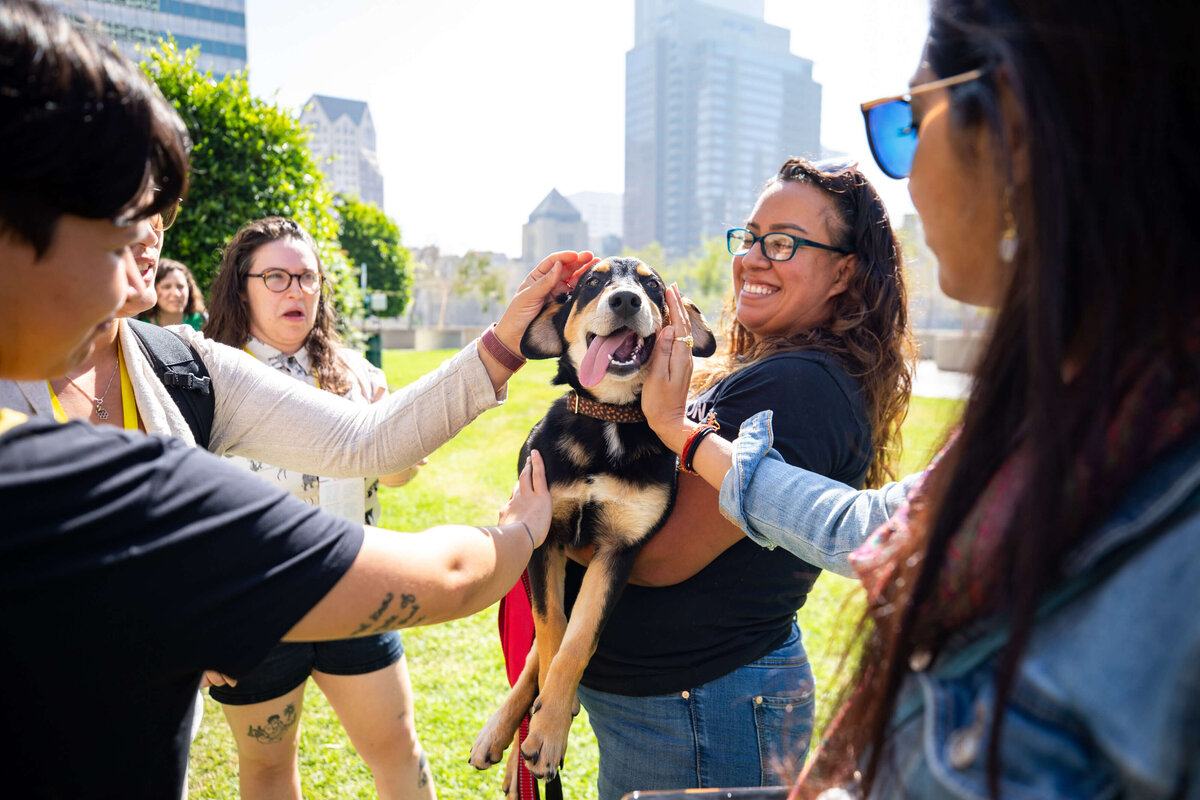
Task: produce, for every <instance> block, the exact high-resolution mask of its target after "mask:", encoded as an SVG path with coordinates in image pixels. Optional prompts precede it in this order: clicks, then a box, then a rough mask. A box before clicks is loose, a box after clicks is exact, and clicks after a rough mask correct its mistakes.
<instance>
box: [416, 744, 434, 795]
mask: <svg viewBox="0 0 1200 800" xmlns="http://www.w3.org/2000/svg"><path fill="white" fill-rule="evenodd" d="M417 773H418V776H419V777H418V778H417V788H418V789H424V788H425V787H426V786H427V785H429V781H430V780H431V779H432V778H433V776H432V775H430V774H429V759H427V758H426V757H425V751H424V750H422V751H421V760H420V762H419V763H418V764H417Z"/></svg>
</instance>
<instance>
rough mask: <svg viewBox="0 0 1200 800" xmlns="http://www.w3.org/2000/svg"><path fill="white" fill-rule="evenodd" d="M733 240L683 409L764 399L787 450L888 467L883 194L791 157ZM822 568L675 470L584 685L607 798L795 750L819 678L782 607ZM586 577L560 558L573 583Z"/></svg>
mask: <svg viewBox="0 0 1200 800" xmlns="http://www.w3.org/2000/svg"><path fill="white" fill-rule="evenodd" d="M727 241H728V244H729V249H730V253H731V255H732V262H731V265H730V266H731V273H730V275H731V283H732V288H731V291H730V294H729V297H728V299H727V302H726V309H725V311H726V313H725V315H724V318H725V321H726V324H725V330H724V331H723V333H724V339H725V345H724V349H723V350H721V351H719V352H718V354H717V355H716V356H714V357H713V358H710V359H708V360H707V364H706V366H705V367H704V372H703V373H702V374H700V375H698V376H697V379H696V381H695V382H694V383H693V384H692V387H691V389H692V393H691V399H690V403H689V405H688V416H689V418H690V419H692V420H694V421H696V422H699V421H700V420H703V419H705V418H707V417H708V416H709V415H710V414H711V415H713V418H714V420H715V421H716V422H717V423H718V424H719V426H720V428H719V430H718V435H721V436H729V437H732V436H733V435H734V434H735V433H736V431H737V429H738V426H739V425H740V424H741V422H742V421H743V420H745V419H747V418H749V417H751V416H753V415H754V414H756V413H758V412H760V411H763V410H765V409H771V410H774V412H775V414H776V416H775V419H776V420H778V424H777V426H776V431H775V433H776V437H775V440H774V442H775V446H776V447H777V448H778V449H779V450H780V452H782V453H783V454H784V457H785V458H786V459H787V460H788V461H789V462H790V463H794V464H798V465H804V466H805V467H807V468H810V469H813V470H815V471H817V472H818V473H821V474H823V475H829V476H831V477H835V478H836V479H837V480H840V481H844V482H847V483H850V484H852V485H855V486H863V485H866V486H877V485H879V484H881V483H882V482H883V481H884V480H886V479H887V477H888V476H889V475H890V474H891V471H892V469H893V459H894V457H895V455H896V445H897V436H898V429H899V424H900V421H901V420H902V419H903V418H904V414H905V411H906V409H907V406H908V396H909V387H910V369H911V360H910V357H911V344H910V337H909V331H908V327H907V310H906V304H905V298H906V291H905V285H904V278H903V273H902V270H901V253H900V249H899V247H898V245H897V242H896V239H895V237H894V235H893V233H892V228H891V224H890V222H889V220H888V216H887V213H886V211H885V209H884V206H883V203H882V201H881V200H880V198H879V196H878V194H877V193H876V192H875V190H874V188H873V187H872V186H871V184H870V183H869V182H868V181H867V179H866V178H865V177H864V176H863V174H862V173H861V172H860V171H859V170H858V169H857V165H855V164H845V163H843V164H837V165H831V164H812V163H810V162H808V161H806V160H804V159H800V158H795V159H790V160H788V161H787V162H786V163H784V164H783V165H782V166H781V167H780V169H779V171H778V173H777V174H776V175H775V176H773V177H772V178H771V179H770V180H769V181H768V182H767V184H766V186H765V187H764V189H763V191H762V193H761V194H760V196H759V198H758V201H757V203H756V204H755V206H754V208H753V209H751V211H750V215H749V217H748V218H747V221H746V223H745V227H743V228H737V229H734V230H732V231H730V232H729V234H728V237H727ZM709 438H712V437H709ZM684 462H685V463H687V459H686V458H685V459H684ZM575 555H576V556H578V557H579V558H580V559H581V560H585V559H586V555H587V554H582V553H577V554H575ZM819 573H820V568H819V567H817V566H814V565H813V563H812V562H811V561H806V560H802V559H800V558H797V557H796V556H794V555H793V554H791V553H789V552H787V551H785V550H783V549H779V550H774V551H768V550H765V549H763V548H761V547H759V546H758V545H757V544H755V543H754V542H752V541H749V540H747V539H746V538H745V537H744V536H743V535H742V533H741V531H740V530H739V529H738V528H736V527H734V526H733V525H731V524H730V523H729V522H728V521H726V520H725V519H724V518H723V517H722V516H721V515H720V513H719V511H718V497H717V493H716V492H715V491H714V490H713V489H712V488H711V487H708V486H706V485H705V484H704V482H703V481H702V480H700V479H699V478H697V477H696V476H694V475H688V474H682V473H681V474H680V475H679V482H678V495H677V499H676V502H675V505H674V506H673V508H672V511H671V514H670V516H669V517H668V520H667V522H666V524H665V525H664V527H663V528H662V529H661V530H660V531H659V532H658V533H656V534H655V536H654V537H653V538H652V539H651V540H650V541H649V542H648V543H647V544H646V546H645V547H644V548H643V550H642V552H641V554H640V555H639V557H638V559H637V561H636V562H635V565H634V568H633V575H632V578H631V581H630V585H629V586H627V587H626V588H625V589H624V591H623V593H622V594H621V596H620V598H619V600H618V601H617V602H616V604H615V606H614V608H613V610H612V612H611V614H610V616H609V618H608V621H607V623H606V626H605V628H604V631H603V633H602V634H601V637H600V641H599V644H598V646H597V649H596V652H595V654H594V655H593V656H592V659H591V661H590V663H589V664H588V667H587V669H586V671H585V672H584V677H583V681H582V683H581V685H580V687H579V690H578V693H579V699H580V702H581V703H582V704H583V706H584V707H585V708H586V709H587V711H588V718H589V721H590V723H591V725H592V729H593V730H594V731H595V733H596V738H597V742H598V745H599V751H600V767H599V780H598V783H599V796H600V798H601V800H618V798H620V797H621V796H622V795H624V794H625V793H627V792H629V791H633V790H635V789H640V790H647V789H669V788H700V787H714V786H760V785H772V784H775V783H778V782H780V781H782V780H783V779H784V776H785V775H786V773H787V769H788V768H789V766H795V765H797V764H798V763H800V762H802V760H803V758H804V753H805V752H806V751H807V749H808V744H809V737H810V735H811V733H812V728H813V713H814V706H815V693H814V684H813V677H812V671H811V669H810V667H809V663H808V657H807V655H806V652H805V648H804V645H803V643H802V641H801V634H800V630H799V628H798V627H797V625H796V623H795V615H796V610H797V609H798V608H800V607H801V606H802V605H803V604H804V602H805V599H806V597H807V594H808V592H809V590H810V589H811V588H812V585H813V582H814V581H815V580H816V578H817V576H818V575H819ZM582 574H583V570H582V568H581V567H580V566H579V565H578V564H575V563H571V564H569V565H568V573H567V584H568V593H570V592H571V591H572V590H573V589H574V588H575V587H578V585H579V583H580V581H581V579H582Z"/></svg>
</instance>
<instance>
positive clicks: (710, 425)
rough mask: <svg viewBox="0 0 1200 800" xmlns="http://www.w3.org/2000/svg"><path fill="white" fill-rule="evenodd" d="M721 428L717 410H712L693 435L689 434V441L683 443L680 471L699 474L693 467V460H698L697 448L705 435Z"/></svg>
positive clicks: (680, 454) (680, 453) (680, 455)
mask: <svg viewBox="0 0 1200 800" xmlns="http://www.w3.org/2000/svg"><path fill="white" fill-rule="evenodd" d="M719 430H721V424H720V423H719V422H717V412H715V411H714V412H712V413H711V414H709V415H708V419H706V420H704V423H703V424H702V425H701V426H700V427H699V428H696V430H694V431H692V434H691V436H688V438H687V441H686V442H684V443H683V449H682V450H681V451H680V452H679V471H680V472H686V473H687V474H688V475H698V474H699V473H698V472H696V470H695V469H693V468H692V462H693V461H695V460H696V450H697V449H698V448H699V447H700V442H702V441H704V437H705V436H708V435H709V434H710V433H714V432H716V431H719Z"/></svg>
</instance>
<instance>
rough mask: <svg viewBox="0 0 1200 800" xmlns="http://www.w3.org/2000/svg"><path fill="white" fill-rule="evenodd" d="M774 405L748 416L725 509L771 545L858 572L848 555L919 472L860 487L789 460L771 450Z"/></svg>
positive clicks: (726, 486)
mask: <svg viewBox="0 0 1200 800" xmlns="http://www.w3.org/2000/svg"><path fill="white" fill-rule="evenodd" d="M771 416H772V412H771V411H763V412H761V413H759V414H756V415H754V416H753V417H750V418H749V419H748V420H746V421H745V422H744V423H743V424H742V427H741V429H740V431H739V434H738V438H737V439H735V440H734V442H733V467H732V468H731V469H730V470H729V472H728V473H726V475H725V480H724V481H723V482H722V484H721V492H720V502H721V513H722V514H724V515H725V516H726V517H727V518H728V519H729V521H730V522H732V523H733V524H734V525H737V526H738V527H739V528H741V529H742V530H743V531H745V532H746V535H747V536H749V537H750V538H751V539H753V540H754V541H755V542H757V543H758V544H760V545H762V546H763V547H767V548H775V547H782V548H784V549H785V550H787V551H788V552H790V553H792V554H793V555H795V556H797V557H799V558H801V559H803V560H804V561H807V562H808V563H810V564H813V565H815V566H818V567H821V568H822V569H827V570H829V571H830V572H834V573H837V574H838V575H845V576H847V577H852V576H853V572H852V571H851V568H850V565H849V562H848V561H847V556H849V555H850V553H852V552H853V551H854V550H855V549H856V548H857V547H858V546H859V545H860V544H862V543H863V541H864V540H865V539H866V538H867V537H868V536H870V535H871V533H873V532H874V530H875V529H876V528H877V527H879V526H880V525H882V524H883V523H884V522H886V521H887V519H888V518H889V517H890V516H891V515H892V514H893V513H894V512H895V510H896V509H897V508H898V507H899V505H900V503H902V502H903V501H904V498H905V496H907V494H908V491H909V489H910V488H911V486H912V484H913V483H914V482H915V481H916V479H917V478H918V477H919V475H909V476H908V477H906V478H904V479H902V480H901V481H899V482H896V483H889V484H887V485H886V486H884V487H882V488H880V489H868V490H863V491H859V490H857V489H854V488H853V487H850V486H847V485H846V484H844V483H839V482H838V481H835V480H831V479H830V478H826V477H824V476H822V475H817V474H816V473H813V472H809V471H808V470H804V469H800V468H799V467H792V466H789V465H788V464H787V463H786V462H784V460H783V458H782V457H781V456H780V455H779V453H777V452H776V451H775V450H772V449H771V442H772V436H771Z"/></svg>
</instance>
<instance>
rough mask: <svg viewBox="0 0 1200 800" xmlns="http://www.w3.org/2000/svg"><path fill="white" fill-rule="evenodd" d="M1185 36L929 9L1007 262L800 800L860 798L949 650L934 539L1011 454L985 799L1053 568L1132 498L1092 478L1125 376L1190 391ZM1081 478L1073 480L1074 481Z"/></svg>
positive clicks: (1004, 0) (1188, 18)
mask: <svg viewBox="0 0 1200 800" xmlns="http://www.w3.org/2000/svg"><path fill="white" fill-rule="evenodd" d="M1194 32H1195V23H1194V20H1193V19H1192V14H1191V9H1190V6H1189V5H1188V4H1186V3H1173V2H1151V3H1141V2H1134V1H1133V0H1124V1H1123V2H1112V3H1100V4H1095V3H1090V2H1083V0H1077V2H1057V3H1045V2H1041V0H993V1H992V2H980V1H979V0H935V2H934V4H933V12H932V21H931V26H930V33H929V42H928V47H927V57H928V59H929V63H930V66H931V68H932V69H933V71H934V72H935V73H936V74H937V75H938V76H939V77H947V76H950V75H954V74H958V73H961V72H965V71H967V70H971V69H975V68H982V69H983V70H984V77H983V78H982V79H980V80H977V81H972V82H970V83H966V84H963V85H961V86H958V87H954V88H952V89H950V90H949V94H950V113H951V124H952V126H953V128H954V129H955V130H958V131H961V132H963V133H964V135H963V136H961V137H958V138H959V139H960V140H961V141H973V138H972V135H971V134H972V131H974V130H978V128H979V126H985V127H986V128H987V129H988V131H989V132H990V134H991V136H992V139H993V141H995V142H997V143H998V144H999V145H1000V146H998V147H995V148H993V149H994V150H995V151H996V152H997V153H998V156H997V157H998V158H999V162H998V163H996V164H994V165H984V166H985V167H989V166H994V168H995V169H996V174H997V175H999V176H1001V178H1002V180H1003V181H1007V182H1008V186H1009V187H1011V189H1012V193H1011V202H1012V211H1013V214H1014V216H1015V219H1016V221H1017V228H1018V231H1019V241H1020V245H1019V247H1018V248H1017V252H1016V257H1015V259H1014V261H1013V263H1012V264H1011V265H1010V267H1009V273H1010V277H1009V282H1008V285H1007V288H1006V291H1005V294H1004V297H1003V300H1002V303H1001V306H1000V309H999V312H998V314H997V316H996V318H995V321H994V325H993V333H992V336H991V339H990V342H989V344H988V346H987V348H986V352H985V353H984V355H983V357H982V361H981V363H980V366H979V368H978V370H977V377H976V378H975V383H974V386H973V388H972V392H971V396H970V399H969V401H968V403H967V405H966V408H965V411H964V415H963V420H962V429H961V434H960V435H959V437H958V438H957V440H956V442H955V444H954V445H953V447H952V448H951V450H950V451H949V453H948V454H947V456H946V458H945V459H944V460H943V461H942V463H941V464H940V465H939V466H938V468H937V469H935V470H933V472H932V473H931V475H930V480H929V483H930V484H931V491H930V497H929V504H930V505H929V514H928V524H927V525H926V526H925V527H924V529H923V530H914V532H915V533H917V534H918V535H917V536H915V537H914V539H915V541H914V544H913V547H912V550H911V551H910V553H901V554H900V556H899V559H898V560H897V562H896V564H897V566H898V569H897V572H896V573H895V575H894V576H893V579H892V581H891V588H892V589H893V591H892V592H891V593H890V595H889V596H890V597H891V598H892V599H894V600H896V601H897V602H898V603H899V609H900V612H899V613H896V612H895V609H893V610H892V613H885V609H883V608H875V609H869V610H868V620H869V624H868V625H867V628H868V629H869V634H868V636H867V638H866V641H865V642H864V647H865V649H864V651H863V656H862V659H861V665H860V669H859V677H860V680H859V681H858V683H857V685H855V686H852V687H851V688H850V689H848V691H847V695H848V696H849V695H850V693H851V692H853V695H852V696H851V699H850V701H849V702H848V703H847V704H845V705H844V706H843V713H844V716H843V718H842V719H841V720H839V723H838V725H837V726H836V730H835V732H834V733H833V739H832V740H831V741H829V742H828V743H827V744H826V746H825V748H824V749H823V752H822V753H821V755H820V756H818V760H817V763H816V764H815V765H814V769H813V771H812V776H813V777H814V780H813V781H811V782H810V783H809V784H808V785H807V786H806V787H805V792H806V794H807V793H809V792H811V793H813V794H815V793H816V792H817V791H819V789H820V788H821V787H822V786H824V785H829V784H830V783H839V782H841V781H844V780H846V779H848V778H849V777H850V775H851V773H852V772H853V771H854V770H855V769H857V768H859V767H861V768H862V777H863V780H864V783H865V785H866V788H867V789H868V790H869V787H870V784H871V782H872V781H873V780H874V777H875V775H876V774H877V770H878V768H879V766H880V758H881V757H883V753H884V752H885V750H886V748H885V737H886V731H887V726H888V721H889V719H890V718H891V716H892V714H893V711H894V709H895V706H896V700H897V696H898V693H899V690H900V685H901V681H902V679H903V677H904V675H905V672H906V665H907V664H908V663H909V660H910V658H911V657H912V655H913V653H914V651H915V649H916V648H918V647H919V648H930V649H931V650H932V651H933V652H936V650H937V648H938V647H940V646H942V645H943V644H944V643H945V640H946V638H947V636H949V635H950V631H948V630H944V629H940V628H939V627H938V626H937V625H933V624H930V619H929V618H928V617H929V615H930V614H931V609H933V608H936V605H937V604H936V603H935V602H932V601H931V598H932V597H933V596H934V593H935V590H936V589H937V587H938V584H939V580H940V579H941V578H942V577H943V574H944V568H945V567H946V565H947V563H948V550H949V549H950V547H951V544H952V537H953V536H954V534H955V533H956V532H957V531H959V530H960V529H962V528H963V526H964V523H966V522H967V520H968V516H969V515H970V514H971V512H972V509H973V507H974V504H975V502H976V500H977V499H978V498H979V497H980V496H981V494H982V493H983V491H984V488H985V486H986V485H987V483H988V482H989V480H990V479H991V478H992V476H993V475H995V474H996V472H997V470H998V469H999V468H1000V466H1001V465H1002V464H1005V463H1008V462H1009V461H1010V460H1011V459H1013V458H1014V456H1015V454H1017V453H1018V451H1019V450H1021V449H1022V448H1028V449H1029V451H1030V452H1031V454H1032V456H1033V457H1032V458H1031V459H1029V464H1028V465H1029V474H1028V475H1027V478H1026V480H1024V481H1023V482H1022V490H1021V491H1020V492H1019V493H1017V494H1016V495H1015V496H1013V497H1011V504H1012V507H1013V509H1014V513H1013V515H1012V517H1011V520H1010V522H1009V523H1008V525H1007V527H1006V528H1005V532H1004V540H1003V541H1004V546H1003V547H1001V548H1000V553H999V555H1000V557H999V558H997V559H995V560H994V561H992V562H989V563H988V564H987V570H988V572H989V573H990V574H989V576H988V580H987V581H986V582H985V583H984V585H985V586H987V587H988V590H987V591H988V598H987V603H986V606H987V608H990V609H994V610H997V611H1002V612H1003V613H1004V615H1005V618H1006V620H1007V621H1008V623H1009V629H1010V635H1009V638H1008V641H1007V643H1006V645H1005V646H1004V649H1003V650H1002V651H1001V653H1000V655H999V656H998V661H997V676H996V682H997V685H996V698H995V701H994V706H993V707H994V708H995V709H997V711H996V713H994V714H993V715H992V719H991V722H990V724H991V736H990V743H989V751H988V773H989V784H990V789H991V793H992V794H993V796H995V795H997V794H998V790H999V783H998V780H999V779H998V764H999V743H1000V728H1001V724H1002V721H1003V713H1001V712H1000V711H999V710H1000V709H1003V708H1004V706H1005V702H1006V699H1007V698H1008V697H1009V695H1010V693H1011V691H1012V688H1013V682H1014V679H1015V675H1016V670H1017V667H1018V665H1019V663H1020V660H1021V658H1022V655H1023V653H1024V650H1025V647H1026V645H1027V643H1028V640H1029V636H1030V633H1031V630H1032V626H1033V615H1034V611H1035V609H1036V608H1037V605H1038V603H1039V601H1040V600H1041V598H1042V597H1043V596H1044V595H1045V593H1046V592H1047V590H1048V589H1049V588H1050V587H1051V586H1052V585H1053V584H1054V583H1055V582H1056V581H1058V580H1059V579H1060V578H1061V575H1062V567H1063V563H1064V558H1065V555H1066V553H1067V552H1068V551H1069V550H1070V549H1071V548H1072V547H1073V546H1075V545H1078V543H1079V541H1080V539H1081V537H1082V536H1084V535H1086V533H1087V532H1088V531H1089V530H1092V529H1094V527H1095V526H1096V525H1097V524H1098V523H1099V522H1100V521H1101V520H1103V519H1104V518H1105V516H1106V514H1108V513H1109V512H1110V511H1111V509H1112V505H1113V503H1114V502H1115V501H1116V500H1117V499H1118V498H1119V497H1120V494H1121V491H1122V490H1123V489H1124V488H1126V487H1127V486H1128V484H1129V482H1130V480H1132V478H1133V472H1134V468H1132V467H1130V468H1122V465H1115V466H1112V465H1109V464H1107V463H1106V459H1105V455H1106V453H1108V452H1110V443H1109V441H1108V439H1107V433H1108V430H1107V428H1108V425H1109V423H1110V422H1111V421H1112V419H1113V417H1114V412H1115V409H1116V408H1117V406H1118V404H1119V403H1120V401H1121V398H1122V397H1123V395H1124V394H1125V393H1126V392H1127V391H1128V390H1129V386H1130V383H1129V373H1130V370H1129V369H1128V367H1129V365H1130V364H1131V363H1132V362H1133V361H1134V360H1135V359H1139V360H1140V359H1142V358H1145V357H1146V355H1147V354H1156V355H1159V356H1161V357H1162V360H1163V361H1164V362H1165V365H1166V368H1167V369H1168V370H1169V371H1170V373H1171V375H1172V380H1173V381H1174V385H1176V386H1181V387H1187V386H1192V387H1195V386H1197V385H1200V374H1197V369H1196V367H1195V364H1194V362H1189V361H1188V359H1187V358H1186V357H1185V355H1184V352H1185V336H1186V335H1187V333H1188V332H1189V331H1194V328H1195V320H1196V315H1197V314H1198V313H1200V303H1198V298H1200V277H1198V276H1200V270H1197V269H1196V265H1195V259H1196V255H1197V253H1200V233H1198V231H1200V227H1198V226H1197V225H1196V224H1195V221H1194V220H1193V219H1191V217H1192V216H1193V215H1194V211H1193V208H1194V205H1195V202H1196V196H1197V190H1198V189H1200V150H1198V149H1197V148H1196V146H1195V132H1196V130H1197V127H1196V126H1197V123H1198V122H1200V120H1198V116H1200V82H1198V81H1197V75H1196V59H1195V53H1194ZM1001 83H1003V85H1004V86H1006V87H1007V88H1008V89H1009V90H1011V94H1012V98H1013V100H1014V101H1015V104H1016V106H1017V107H1018V108H1019V109H1020V111H1021V114H1022V115H1023V117H1024V120H1025V121H1026V122H1027V124H1026V125H1025V126H1024V128H1023V130H1022V131H1021V133H1020V135H1021V136H1022V137H1023V140H1022V142H1020V143H1019V145H1020V147H1021V151H1020V152H1022V153H1023V154H1024V155H1025V156H1026V157H1027V164H1024V165H1022V164H1018V163H1015V162H1013V161H1011V160H1010V158H1009V154H1010V153H1011V152H1013V150H1011V149H1010V147H1009V145H1010V144H1012V143H1010V142H1008V141H1007V140H1006V138H1005V137H1006V133H1005V131H1006V127H1005V124H1002V123H1007V122H1011V120H1006V119H1005V117H1004V115H1003V114H1002V112H1001V94H1000V90H999V87H1000V85H1001ZM963 155H964V157H966V158H971V157H978V155H977V154H973V153H971V152H969V151H967V150H966V149H965V148H964V149H963ZM968 200H969V198H963V202H968ZM998 257H999V256H997V258H998ZM1165 402H1169V401H1165ZM1185 433H1186V432H1185ZM1080 465H1086V466H1087V467H1089V469H1087V470H1085V471H1084V474H1085V475H1086V477H1087V479H1085V480H1080V479H1079V478H1080V476H1081V470H1080V469H1079V466H1080ZM909 554H912V555H918V554H923V560H922V559H906V557H905V556H906V555H909ZM901 587H906V588H901ZM872 664H873V665H875V667H876V668H874V669H872V668H870V666H869V665H872ZM864 677H866V678H867V679H866V680H864ZM864 757H865V759H866V761H865V763H863V762H862V761H861V759H863V758H864Z"/></svg>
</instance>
